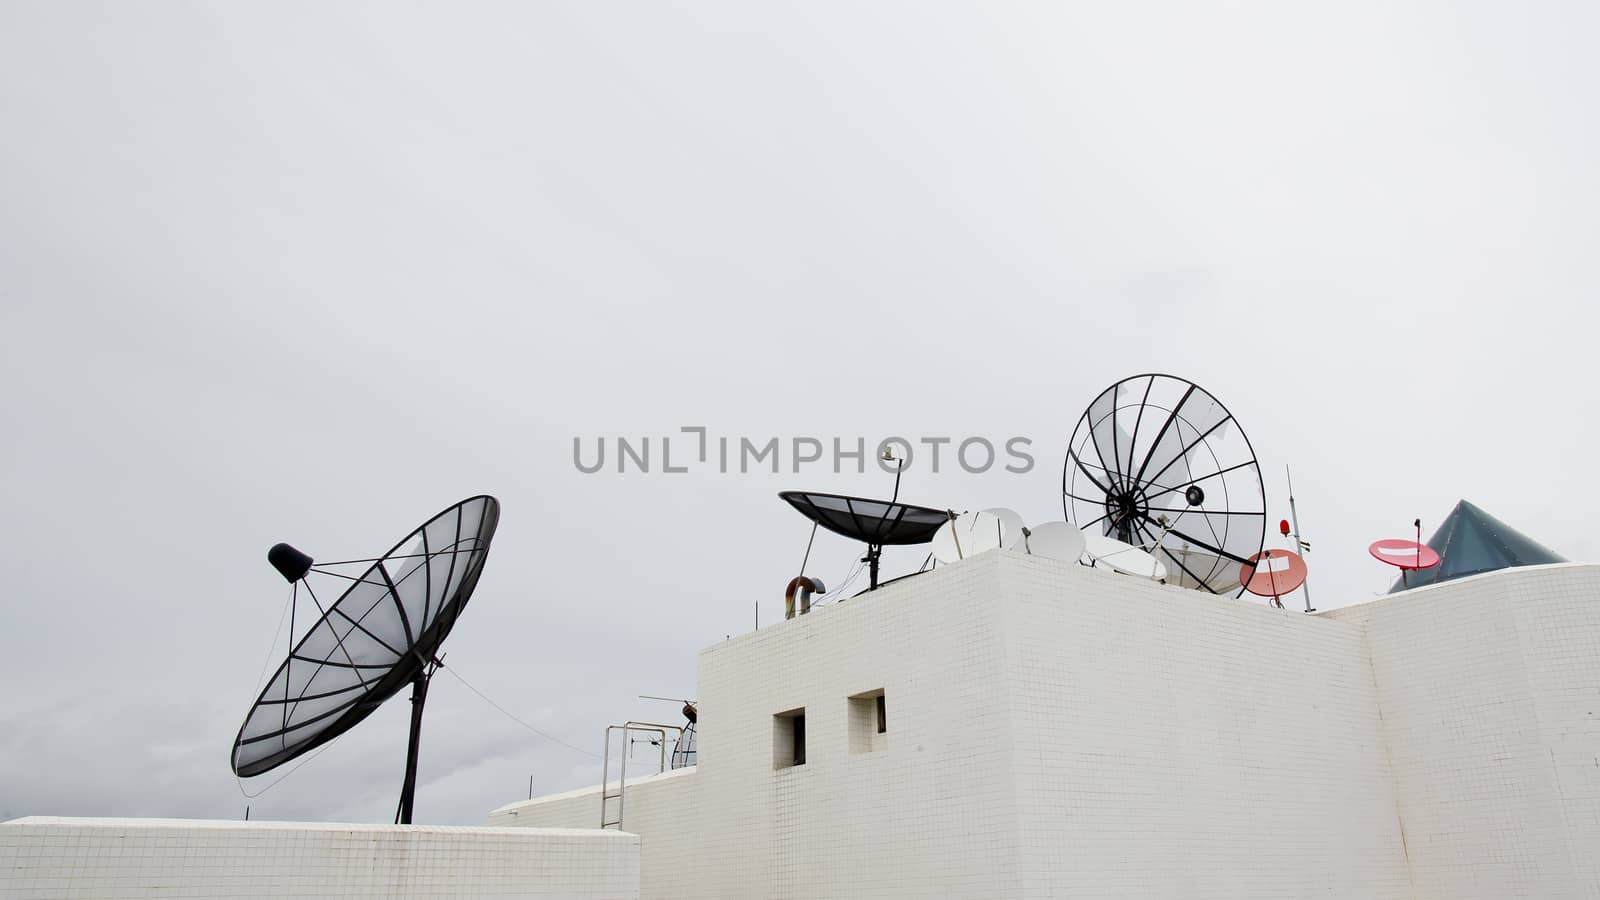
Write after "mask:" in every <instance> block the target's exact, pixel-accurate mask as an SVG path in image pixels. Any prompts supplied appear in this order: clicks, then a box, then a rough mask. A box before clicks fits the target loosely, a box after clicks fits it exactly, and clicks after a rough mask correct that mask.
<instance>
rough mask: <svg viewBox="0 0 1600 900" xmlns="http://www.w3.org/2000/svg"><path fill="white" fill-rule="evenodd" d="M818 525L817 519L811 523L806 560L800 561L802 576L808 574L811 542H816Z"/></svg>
mask: <svg viewBox="0 0 1600 900" xmlns="http://www.w3.org/2000/svg"><path fill="white" fill-rule="evenodd" d="M818 524H819V523H818V522H817V521H816V520H815V519H813V520H812V521H811V539H810V540H808V541H806V558H805V559H802V560H800V574H801V575H804V574H805V573H806V564H807V563H809V562H811V542H812V541H815V540H816V539H817V525H818Z"/></svg>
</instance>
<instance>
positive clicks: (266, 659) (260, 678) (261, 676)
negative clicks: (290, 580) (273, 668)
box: [256, 587, 297, 694]
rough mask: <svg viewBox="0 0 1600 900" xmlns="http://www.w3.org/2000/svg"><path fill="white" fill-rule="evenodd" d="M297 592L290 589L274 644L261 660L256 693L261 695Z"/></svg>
mask: <svg viewBox="0 0 1600 900" xmlns="http://www.w3.org/2000/svg"><path fill="white" fill-rule="evenodd" d="M296 593H297V590H296V589H295V588H293V587H291V588H289V599H287V600H285V601H283V611H282V612H280V613H278V628H277V630H276V631H274V632H272V643H271V644H269V645H267V653H266V655H265V656H263V657H262V658H261V674H259V675H257V676H256V693H258V694H259V693H261V687H262V684H261V683H262V682H263V681H265V680H266V678H267V666H270V665H272V651H273V650H276V649H277V648H278V635H280V634H283V623H284V621H285V620H286V619H288V618H289V607H290V606H291V605H293V604H294V598H295V594H296ZM289 640H291V641H293V640H294V635H293V634H290V635H289Z"/></svg>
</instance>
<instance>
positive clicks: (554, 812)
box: [489, 768, 706, 898]
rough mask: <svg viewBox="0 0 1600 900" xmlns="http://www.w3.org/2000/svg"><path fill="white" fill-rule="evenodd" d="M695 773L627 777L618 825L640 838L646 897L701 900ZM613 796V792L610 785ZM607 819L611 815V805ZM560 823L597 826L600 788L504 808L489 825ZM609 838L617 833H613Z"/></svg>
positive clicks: (614, 789)
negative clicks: (647, 883)
mask: <svg viewBox="0 0 1600 900" xmlns="http://www.w3.org/2000/svg"><path fill="white" fill-rule="evenodd" d="M696 772H697V770H696V769H694V768H688V769H674V770H672V771H668V772H665V773H663V774H661V775H655V776H651V777H648V778H639V779H634V778H631V777H630V778H629V779H628V785H627V790H626V796H625V797H624V801H625V803H624V806H623V825H624V827H625V828H626V830H627V831H629V832H631V833H635V834H639V835H643V836H646V837H643V838H641V844H640V851H639V870H640V871H641V872H645V871H649V872H651V873H653V874H652V876H651V881H650V889H649V891H648V893H647V894H646V896H652V897H670V898H685V897H704V896H706V895H705V894H703V893H701V892H700V886H701V882H700V880H699V872H698V871H696V870H695V866H694V863H695V861H696V860H698V859H699V854H700V849H701V845H700V833H699V827H700V823H699V809H698V806H697V805H696V803H695V800H696V792H695V790H694V785H695V779H696V777H697V776H696ZM611 788H612V792H613V793H615V791H616V784H615V783H613V784H612V786H611ZM611 802H612V804H613V805H612V807H611V809H612V811H613V812H612V815H613V816H615V809H616V806H615V803H616V801H614V800H613V801H611ZM554 822H560V823H565V824H564V825H563V826H561V827H574V828H576V827H583V828H597V827H599V825H600V788H599V787H593V788H585V789H583V790H577V791H569V792H567V793H564V794H552V795H550V796H547V797H536V798H534V799H532V800H524V801H519V802H517V803H512V804H510V805H507V806H503V807H501V808H499V809H497V810H495V811H494V812H492V813H490V814H489V824H490V825H497V826H509V827H527V826H535V827H536V826H539V825H541V824H542V823H554ZM610 833H613V834H614V833H616V832H615V831H612V832H610Z"/></svg>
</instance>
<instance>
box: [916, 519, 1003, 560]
mask: <svg viewBox="0 0 1600 900" xmlns="http://www.w3.org/2000/svg"><path fill="white" fill-rule="evenodd" d="M1004 533H1005V524H1004V523H1002V522H1001V521H1000V518H999V517H998V516H995V515H994V514H992V513H986V512H966V513H962V514H961V515H959V516H956V517H955V518H954V519H951V520H950V521H948V522H946V523H944V524H943V525H941V526H939V530H938V531H936V532H934V535H933V558H934V559H937V560H938V561H939V562H942V563H946V564H949V563H955V562H960V561H961V560H963V559H966V558H968V557H971V556H976V555H978V554H979V553H983V552H984V551H987V550H996V549H999V548H1000V546H1001V540H1002V539H1003V538H1004V536H1005V534H1004Z"/></svg>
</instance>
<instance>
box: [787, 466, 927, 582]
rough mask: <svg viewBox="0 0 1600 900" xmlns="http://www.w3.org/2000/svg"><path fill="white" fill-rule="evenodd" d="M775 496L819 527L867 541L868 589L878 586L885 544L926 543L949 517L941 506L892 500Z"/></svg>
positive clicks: (803, 493) (809, 493)
mask: <svg viewBox="0 0 1600 900" xmlns="http://www.w3.org/2000/svg"><path fill="white" fill-rule="evenodd" d="M897 486H898V479H897ZM778 496H779V497H782V498H783V500H784V502H786V503H788V504H789V505H790V506H792V507H794V508H795V509H797V510H799V511H800V514H801V515H803V516H805V517H806V518H808V519H810V520H811V521H813V522H815V523H817V524H818V525H821V526H822V527H823V528H826V529H828V530H829V531H831V532H833V533H834V534H840V535H844V536H845V537H847V538H851V539H853V540H857V541H860V542H862V543H863V544H866V545H867V555H866V558H865V560H864V561H865V562H866V563H867V564H868V565H869V567H870V575H869V578H868V584H869V586H868V588H867V589H868V590H872V589H873V588H876V587H877V586H878V557H879V554H880V552H881V551H882V549H883V547H884V546H885V545H889V544H894V545H901V544H926V543H927V542H929V541H931V540H933V534H934V532H936V531H938V530H939V526H941V525H943V524H944V523H945V522H948V521H950V514H949V513H947V512H945V511H943V510H938V509H929V508H928V507H926V506H912V505H910V504H909V503H898V502H896V501H893V500H868V499H866V498H863V497H846V496H844V495H843V494H818V493H814V492H812V491H782V492H780V493H779V494H778Z"/></svg>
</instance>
